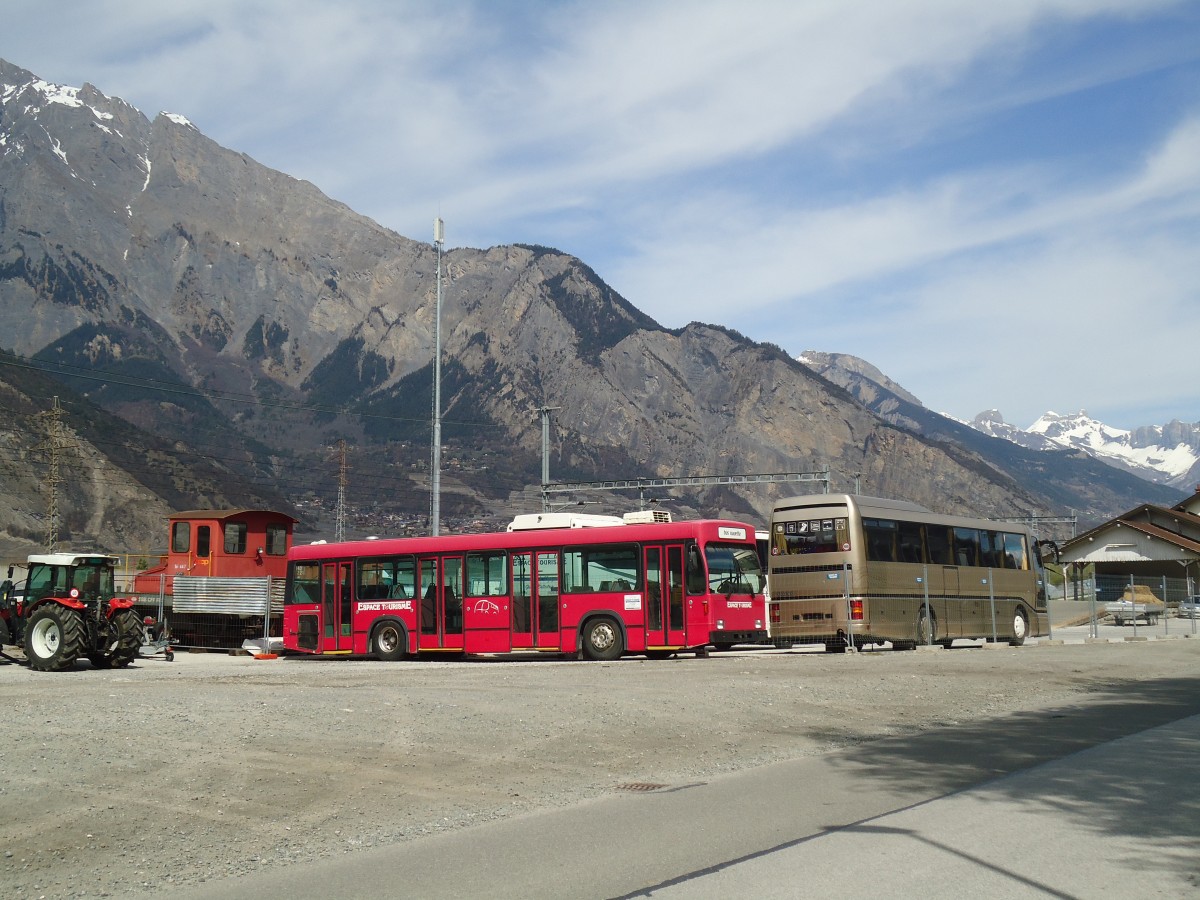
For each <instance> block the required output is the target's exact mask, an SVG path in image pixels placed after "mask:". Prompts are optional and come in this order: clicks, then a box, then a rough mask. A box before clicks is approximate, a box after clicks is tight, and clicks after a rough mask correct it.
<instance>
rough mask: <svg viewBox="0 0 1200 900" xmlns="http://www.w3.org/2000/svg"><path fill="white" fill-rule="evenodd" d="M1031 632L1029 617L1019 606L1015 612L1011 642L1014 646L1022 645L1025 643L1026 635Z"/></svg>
mask: <svg viewBox="0 0 1200 900" xmlns="http://www.w3.org/2000/svg"><path fill="white" fill-rule="evenodd" d="M1028 634H1029V619H1028V618H1026V616H1025V610H1023V609H1021V608H1020V607H1018V608H1017V611H1016V613H1014V614H1013V633H1012V638H1011V639H1010V640H1009V643H1010V644H1012V645H1013V646H1014V647H1020V646H1021V645H1022V644H1023V643H1025V637H1026V636H1027V635H1028Z"/></svg>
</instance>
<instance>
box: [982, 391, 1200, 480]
mask: <svg viewBox="0 0 1200 900" xmlns="http://www.w3.org/2000/svg"><path fill="white" fill-rule="evenodd" d="M970 425H971V426H972V427H973V428H975V429H977V430H979V431H981V432H983V433H984V434H990V435H992V436H993V437H1001V438H1004V439H1005V440H1009V441H1013V442H1015V443H1017V444H1020V445H1021V446H1022V447H1029V448H1030V449H1033V450H1050V449H1066V450H1080V451H1082V452H1084V453H1087V454H1089V455H1091V456H1094V457H1096V458H1097V459H1099V460H1101V461H1103V462H1106V463H1108V464H1109V465H1112V466H1116V467H1117V468H1121V469H1126V470H1128V471H1130V472H1132V473H1133V474H1135V475H1137V476H1138V477H1139V478H1145V479H1146V480H1147V481H1152V482H1155V483H1159V484H1165V485H1169V486H1171V487H1177V488H1180V489H1181V490H1185V491H1186V490H1187V489H1190V488H1192V487H1194V486H1195V485H1196V484H1198V483H1200V422H1195V423H1191V424H1188V423H1186V422H1180V421H1178V420H1174V421H1171V422H1168V423H1167V424H1166V425H1146V426H1143V427H1140V428H1135V429H1133V430H1132V431H1126V430H1123V429H1120V428H1113V427H1112V426H1109V425H1105V424H1104V423H1103V422H1098V421H1096V420H1095V419H1093V418H1092V417H1091V416H1089V415H1088V414H1087V412H1086V411H1085V410H1081V411H1079V412H1078V413H1074V414H1071V415H1059V414H1058V413H1056V412H1047V413H1045V414H1044V415H1042V416H1041V417H1040V418H1039V419H1038V420H1037V421H1036V422H1034V423H1033V424H1032V425H1030V426H1029V427H1028V428H1026V429H1021V428H1016V427H1014V426H1012V425H1009V424H1008V423H1007V422H1005V421H1004V417H1003V416H1002V415H1001V414H1000V412H999V410H994V409H991V410H987V411H986V412H982V413H980V414H979V415H977V416H976V417H975V418H974V419H973V420H972V421H971V422H970Z"/></svg>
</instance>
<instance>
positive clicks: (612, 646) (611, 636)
mask: <svg viewBox="0 0 1200 900" xmlns="http://www.w3.org/2000/svg"><path fill="white" fill-rule="evenodd" d="M624 650H625V648H624V646H623V641H622V640H621V629H620V628H618V627H617V623H616V622H614V621H613V620H612V619H609V618H605V617H603V616H601V617H599V618H595V619H592V620H591V621H590V622H588V623H587V625H585V626H584V628H583V655H584V656H586V657H587V658H588V659H606V660H607V659H616V658H617V657H619V656H620V655H621V654H622V653H623V652H624Z"/></svg>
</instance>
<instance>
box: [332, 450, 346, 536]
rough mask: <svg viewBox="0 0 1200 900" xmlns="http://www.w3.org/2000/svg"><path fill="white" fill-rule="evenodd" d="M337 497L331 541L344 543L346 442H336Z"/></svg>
mask: <svg viewBox="0 0 1200 900" xmlns="http://www.w3.org/2000/svg"><path fill="white" fill-rule="evenodd" d="M338 457H339V464H338V496H337V515H336V517H335V519H334V522H333V539H334V540H335V541H344V540H345V539H346V482H347V481H348V479H347V478H346V441H345V440H340V441H338Z"/></svg>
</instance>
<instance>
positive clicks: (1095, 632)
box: [1081, 572, 1100, 639]
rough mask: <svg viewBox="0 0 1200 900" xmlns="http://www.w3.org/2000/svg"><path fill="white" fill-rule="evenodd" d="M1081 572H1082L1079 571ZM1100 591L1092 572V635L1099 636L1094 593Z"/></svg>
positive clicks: (1097, 581) (1097, 637) (1098, 583)
mask: <svg viewBox="0 0 1200 900" xmlns="http://www.w3.org/2000/svg"><path fill="white" fill-rule="evenodd" d="M1081 574H1082V573H1081ZM1098 593H1100V582H1099V580H1098V579H1097V578H1096V575H1095V572H1093V573H1092V620H1091V626H1092V637H1094V638H1096V639H1099V638H1100V622H1099V620H1098V619H1097V618H1096V595H1097V594H1098Z"/></svg>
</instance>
